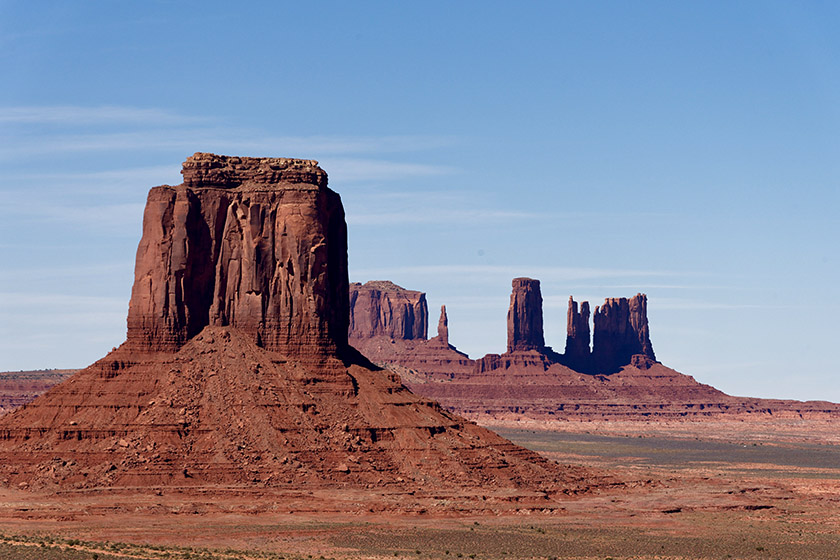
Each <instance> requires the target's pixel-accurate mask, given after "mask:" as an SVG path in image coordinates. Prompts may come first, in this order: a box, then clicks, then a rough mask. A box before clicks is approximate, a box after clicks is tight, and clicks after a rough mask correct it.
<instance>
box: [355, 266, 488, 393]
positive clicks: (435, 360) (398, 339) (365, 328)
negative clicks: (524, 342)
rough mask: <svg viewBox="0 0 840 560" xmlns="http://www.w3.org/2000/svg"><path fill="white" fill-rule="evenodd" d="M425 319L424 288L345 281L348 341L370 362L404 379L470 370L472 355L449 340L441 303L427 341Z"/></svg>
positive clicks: (432, 376) (376, 282)
mask: <svg viewBox="0 0 840 560" xmlns="http://www.w3.org/2000/svg"><path fill="white" fill-rule="evenodd" d="M428 324H429V311H428V306H427V303H426V294H424V293H423V292H417V291H413V290H406V289H405V288H402V287H400V286H398V285H396V284H394V283H393V282H388V281H382V280H374V281H370V282H366V283H365V284H358V283H353V284H350V344H352V345H353V346H354V347H355V348H357V349H358V350H359V351H360V352H362V354H364V355H365V356H366V357H367V358H369V359H370V360H372V361H373V362H374V363H376V364H380V365H386V366H387V367H389V368H391V369H392V370H393V371H397V372H398V373H399V374H400V376H401V377H402V380H403V382H404V383H406V384H411V383H412V382H414V381H418V380H420V378H421V377H423V376H427V377H429V378H437V377H442V378H446V379H451V378H452V377H455V376H457V375H459V374H462V373H466V372H469V371H472V369H473V366H474V362H473V360H471V359H470V358H469V356H467V355H466V354H464V353H463V352H459V351H458V349H457V348H455V347H454V346H452V345H451V344H450V343H449V320H448V318H447V315H446V306H441V310H440V319H439V320H438V334H437V336H436V337H434V338H431V339H428V340H427V339H426V330H427V329H426V325H428ZM406 325H411V326H413V328H406V327H405V326H406Z"/></svg>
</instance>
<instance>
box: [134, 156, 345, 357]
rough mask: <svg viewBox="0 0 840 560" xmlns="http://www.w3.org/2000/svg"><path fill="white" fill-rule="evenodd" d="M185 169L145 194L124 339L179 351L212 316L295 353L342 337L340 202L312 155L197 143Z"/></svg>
mask: <svg viewBox="0 0 840 560" xmlns="http://www.w3.org/2000/svg"><path fill="white" fill-rule="evenodd" d="M181 173H182V174H183V177H184V182H183V184H181V185H178V186H175V187H172V186H161V187H156V188H153V189H152V190H151V191H150V192H149V196H148V200H147V203H146V210H145V213H144V216H143V237H142V239H141V241H140V245H139V246H138V248H137V260H136V266H135V277H134V286H133V288H132V291H131V302H130V303H129V312H128V339H127V345H128V347H130V348H131V349H133V350H135V351H175V350H178V349H179V348H180V347H181V346H183V345H184V344H185V343H186V342H187V341H188V340H189V339H190V338H192V337H193V336H195V335H196V334H198V333H199V332H200V331H201V330H202V329H203V328H204V327H206V326H208V325H209V326H231V327H235V328H237V329H240V330H241V331H243V332H246V333H248V334H250V335H251V336H252V337H253V339H254V340H255V341H256V342H257V343H258V344H260V345H261V346H263V347H265V348H266V349H269V350H275V351H279V352H282V353H285V354H290V355H296V356H303V355H308V354H323V353H325V352H326V353H329V352H336V351H337V350H339V349H341V348H343V347H345V346H346V344H347V316H348V300H347V235H346V225H345V221H344V210H343V208H342V205H341V199H340V197H339V196H338V194H336V193H335V192H333V191H331V190H330V189H328V188H327V174H326V173H325V172H324V171H323V170H322V169H321V168H320V167H318V164H317V162H315V161H311V160H299V159H286V158H249V157H229V156H218V155H214V154H206V153H196V154H194V155H193V156H191V157H189V158H188V159H187V161H186V162H185V163H184V166H183V170H182V172H181Z"/></svg>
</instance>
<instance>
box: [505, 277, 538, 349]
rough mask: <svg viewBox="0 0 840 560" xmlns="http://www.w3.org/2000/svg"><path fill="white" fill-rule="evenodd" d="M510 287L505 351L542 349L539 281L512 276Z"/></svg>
mask: <svg viewBox="0 0 840 560" xmlns="http://www.w3.org/2000/svg"><path fill="white" fill-rule="evenodd" d="M512 287H513V291H512V292H511V294H510V308H509V309H508V315H507V337H508V340H507V351H508V352H515V351H527V350H542V349H543V348H544V347H545V338H544V337H543V315H542V294H541V293H540V281H539V280H533V279H531V278H514V279H513V282H512Z"/></svg>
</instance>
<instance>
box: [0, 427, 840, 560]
mask: <svg viewBox="0 0 840 560" xmlns="http://www.w3.org/2000/svg"><path fill="white" fill-rule="evenodd" d="M546 428H552V429H551V430H546ZM497 429H498V431H499V432H500V433H501V434H502V435H504V436H505V437H507V438H509V439H511V440H512V441H514V442H516V443H519V444H521V445H523V446H525V447H528V448H530V449H532V450H535V451H537V452H539V453H541V454H542V455H544V456H545V457H547V458H549V459H552V460H556V461H558V462H559V463H561V464H568V465H574V466H576V467H586V468H587V469H588V470H589V472H591V473H595V474H596V476H597V484H595V485H594V486H593V488H591V489H589V490H584V491H580V492H576V493H572V494H570V495H569V496H568V497H567V498H566V499H564V500H562V501H560V502H559V503H560V507H559V508H556V507H547V508H545V509H540V508H539V507H536V506H535V505H534V504H533V502H532V501H531V500H528V499H527V498H523V497H521V496H501V495H493V493H492V492H488V493H487V495H486V496H475V495H472V496H465V495H457V494H451V493H450V494H443V493H435V491H434V489H433V488H429V489H422V490H421V491H417V492H405V491H392V492H388V491H381V492H373V493H371V492H364V493H362V492H359V491H358V490H348V491H346V492H342V491H340V490H335V489H329V490H320V491H319V490H313V491H288V492H287V491H283V490H282V489H250V490H249V489H245V488H241V487H240V488H236V487H212V488H190V489H188V488H180V489H179V488H177V487H173V488H167V489H165V490H159V491H154V492H150V491H148V490H145V491H138V492H134V491H132V489H130V488H124V489H120V490H107V489H88V490H85V491H78V492H73V491H68V492H61V493H58V494H52V495H48V494H43V495H39V494H33V493H30V492H28V491H24V490H3V491H2V492H3V493H2V503H1V504H0V527H2V532H3V534H4V538H3V541H2V543H0V558H67V559H75V558H85V559H89V558H99V559H103V560H104V559H106V558H126V557H128V558H240V557H241V558H259V557H279V556H282V557H285V558H312V557H314V558H318V557H321V556H324V557H331V558H395V557H410V558H575V559H605V558H613V559H615V560H618V559H630V558H633V559H665V558H686V559H689V558H690V559H705V558H803V559H823V558H824V559H833V558H837V554H838V550H840V446H838V440H840V436H838V434H837V430H836V426H834V425H833V424H832V422H830V421H825V422H821V421H817V420H811V421H798V420H791V419H787V420H784V419H768V420H766V421H752V422H733V421H704V422H682V423H680V422H673V423H666V422H660V423H655V424H651V423H644V422H558V423H555V424H554V425H552V426H547V425H538V424H537V423H530V424H528V425H523V426H520V427H510V426H509V425H508V426H505V427H498V428H497ZM363 494H365V495H363ZM372 496H374V497H373V498H372Z"/></svg>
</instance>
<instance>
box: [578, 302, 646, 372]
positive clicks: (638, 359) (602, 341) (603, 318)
mask: <svg viewBox="0 0 840 560" xmlns="http://www.w3.org/2000/svg"><path fill="white" fill-rule="evenodd" d="M593 323H594V327H595V328H594V335H593V341H592V363H593V367H594V368H595V369H596V371H599V372H604V373H609V372H612V371H617V370H618V369H619V368H620V367H621V366H624V365H627V364H630V363H631V362H632V363H633V364H634V365H637V366H640V367H645V366H646V365H649V364H652V363H654V362H656V356H655V355H654V353H653V345H652V344H651V342H650V329H649V327H648V318H647V296H646V295H645V294H636V295H635V296H633V297H632V298H630V299H627V298H607V299H606V300H604V304H603V305H601V306H599V307H596V308H595V314H594V317H593Z"/></svg>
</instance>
